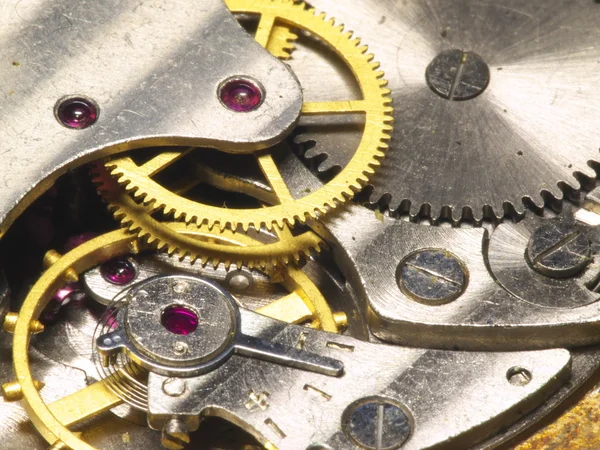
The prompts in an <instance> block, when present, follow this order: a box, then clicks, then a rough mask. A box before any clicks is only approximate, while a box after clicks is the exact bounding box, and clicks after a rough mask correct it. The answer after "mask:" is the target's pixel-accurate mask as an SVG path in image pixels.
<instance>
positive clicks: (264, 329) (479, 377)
mask: <svg viewBox="0 0 600 450" xmlns="http://www.w3.org/2000/svg"><path fill="white" fill-rule="evenodd" d="M253 326H254V327H256V328H255V330H254V331H255V332H260V334H261V335H262V338H263V339H269V340H271V341H273V342H278V343H280V344H282V345H285V346H290V347H297V346H301V348H302V350H303V351H307V352H313V353H317V354H321V355H326V356H328V357H330V358H335V359H340V360H341V361H343V363H344V368H345V373H344V376H343V377H341V378H336V377H328V376H325V375H319V374H315V373H310V372H306V371H302V370H297V369H292V368H287V367H284V366H281V365H273V364H270V363H268V362H264V361H260V360H257V359H247V358H243V357H239V356H233V357H232V358H231V359H230V360H229V361H228V362H227V363H226V364H224V365H223V366H222V367H221V368H219V369H218V370H216V371H214V372H212V373H210V374H208V375H204V376H201V377H197V378H189V379H187V380H186V383H187V387H188V389H189V390H188V391H187V392H189V393H188V394H184V395H182V396H179V397H173V396H170V395H167V394H165V392H164V391H163V389H162V386H163V384H164V382H165V377H164V376H161V375H157V374H153V373H152V374H150V375H149V378H148V402H149V403H148V406H149V413H150V416H149V422H150V425H151V426H152V427H153V428H156V429H161V428H162V426H163V425H164V424H165V423H166V421H167V420H168V418H169V417H173V416H179V417H183V418H186V419H187V420H188V423H189V424H190V426H193V424H194V423H195V422H194V418H197V417H198V416H203V415H205V414H211V412H213V413H215V412H216V413H217V414H219V415H221V416H224V417H228V418H230V420H233V421H235V422H236V423H239V424H241V426H242V427H243V428H244V429H246V430H247V431H249V432H250V433H252V434H253V435H254V436H255V437H256V438H257V439H258V440H259V442H261V443H262V444H263V445H267V447H268V445H272V446H274V447H276V448H279V449H282V450H283V449H297V448H308V447H310V446H311V445H313V446H315V447H318V446H323V447H324V448H335V449H337V448H360V447H358V446H357V445H356V442H355V441H356V434H355V433H352V432H350V431H349V430H348V429H347V427H345V426H341V425H342V424H344V423H347V419H348V417H347V415H348V414H350V415H352V413H354V411H355V408H356V405H355V404H354V402H360V403H368V402H370V401H377V402H380V403H389V404H391V405H395V406H397V407H398V408H400V409H401V410H402V411H403V412H404V414H406V415H407V417H409V418H410V420H409V423H410V429H411V431H410V437H409V438H408V440H407V441H406V443H405V444H404V446H403V447H402V448H403V449H423V448H430V447H434V446H436V445H438V446H442V447H443V448H460V447H462V446H465V445H467V444H468V445H472V444H474V443H476V442H478V441H479V440H481V439H484V438H485V437H487V436H489V434H490V433H493V431H492V428H494V429H495V426H497V425H498V423H499V422H497V421H498V420H499V421H503V420H511V421H512V420H514V419H516V415H518V414H519V412H518V411H521V412H523V411H525V410H530V409H531V408H532V407H533V405H534V404H536V405H537V404H539V403H540V402H541V401H542V400H543V398H544V397H546V395H547V394H548V393H549V391H553V390H554V389H556V388H558V387H559V386H560V385H561V384H562V380H564V378H563V376H567V374H568V372H569V362H570V355H569V354H568V352H566V351H564V350H547V351H538V352H522V353H475V352H444V351H435V350H421V349H409V348H403V347H397V346H387V345H381V344H370V343H365V342H361V341H358V340H355V339H352V338H348V337H343V336H336V335H331V334H327V333H323V332H316V331H314V330H307V329H306V328H302V327H297V326H293V325H291V326H290V325H285V324H282V323H281V322H275V321H273V320H272V319H268V318H261V320H260V321H256V322H254V324H253ZM384 361H385V363H383V362H384ZM515 367H522V368H526V369H527V370H530V371H531V372H532V373H533V376H532V378H531V380H530V382H529V383H527V384H525V385H521V386H515V385H513V384H511V383H510V382H509V380H508V378H507V375H508V374H509V373H510V371H511V369H513V368H515ZM423 374H427V378H426V380H427V381H425V379H424V377H423ZM366 379H368V380H369V382H368V383H365V382H364V380H366ZM459 379H460V380H461V381H460V382H458V380H459ZM455 380H456V382H455ZM484 386H485V388H484ZM483 389H485V390H486V392H494V394H493V395H490V396H482V395H481V392H482V390H483ZM488 389H491V390H490V391H487V390H488ZM544 391H545V392H544ZM509 404H510V405H509ZM290 405H294V406H293V410H294V413H293V414H288V412H289V411H290ZM462 405H465V406H464V407H463V406H462ZM466 405H468V407H467V406H466ZM457 410H460V411H461V414H453V413H452V412H455V411H457ZM217 411H218V412H217ZM347 411H348V414H346V412H347ZM515 414H516V415H515ZM492 417H493V419H492ZM509 417H510V419H509ZM196 420H197V419H196ZM492 422H495V425H494V427H492V428H490V425H491V424H492ZM196 426H197V425H196ZM344 429H345V430H346V431H344ZM375 434H376V433H375ZM376 436H377V434H376Z"/></svg>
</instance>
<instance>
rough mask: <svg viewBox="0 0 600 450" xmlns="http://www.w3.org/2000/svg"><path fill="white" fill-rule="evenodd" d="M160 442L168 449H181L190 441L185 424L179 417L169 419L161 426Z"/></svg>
mask: <svg viewBox="0 0 600 450" xmlns="http://www.w3.org/2000/svg"><path fill="white" fill-rule="evenodd" d="M161 443H162V445H163V447H164V448H167V449H169V450H183V449H184V448H185V447H186V446H187V445H188V444H189V443H190V435H189V430H188V427H187V425H186V424H185V423H183V421H182V420H180V419H170V420H169V421H168V422H167V423H165V426H164V427H163V430H162V438H161Z"/></svg>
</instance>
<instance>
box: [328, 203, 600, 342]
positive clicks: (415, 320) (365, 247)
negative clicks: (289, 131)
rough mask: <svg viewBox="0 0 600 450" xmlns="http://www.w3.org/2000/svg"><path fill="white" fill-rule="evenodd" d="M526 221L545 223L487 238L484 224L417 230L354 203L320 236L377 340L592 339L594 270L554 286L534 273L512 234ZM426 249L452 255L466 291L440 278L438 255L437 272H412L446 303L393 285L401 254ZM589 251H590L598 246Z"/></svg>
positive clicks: (506, 228) (503, 229)
mask: <svg viewBox="0 0 600 450" xmlns="http://www.w3.org/2000/svg"><path fill="white" fill-rule="evenodd" d="M531 221H533V222H534V223H536V224H538V225H537V226H541V225H543V224H544V221H543V220H541V221H535V220H533V219H530V220H529V222H528V221H524V222H521V223H519V224H517V225H515V224H511V223H505V224H502V225H499V226H498V228H497V229H496V230H495V231H494V232H493V233H492V235H491V238H490V237H489V232H488V231H487V230H486V229H484V228H445V227H429V226H422V225H418V224H414V223H410V222H405V221H400V220H395V219H390V218H388V217H385V216H382V215H377V214H376V213H374V212H373V211H370V210H368V209H366V208H362V207H359V206H353V207H351V208H349V209H348V210H347V211H345V212H343V213H341V214H339V215H337V216H333V217H331V218H330V219H327V220H326V221H325V222H324V225H325V228H321V231H322V233H325V234H324V236H326V237H327V238H328V240H329V241H333V244H332V245H333V247H334V251H335V255H336V261H337V262H338V263H339V265H340V267H341V268H342V270H343V271H344V274H345V275H346V277H347V278H348V281H349V282H350V283H351V284H352V286H353V288H354V290H355V291H356V293H357V295H358V297H359V298H360V299H361V300H362V301H363V307H364V311H365V314H366V315H367V318H368V322H369V325H370V329H371V332H373V333H374V334H375V335H376V336H377V337H379V338H380V339H383V340H385V341H388V342H394V343H398V344H405V345H417V346H418V345H432V346H435V347H437V348H439V347H442V348H460V349H467V348H468V349H533V348H549V347H554V346H562V345H568V346H577V345H590V344H594V343H597V342H598V340H597V336H598V332H597V330H598V329H599V327H600V316H599V315H598V307H597V303H596V302H597V299H598V294H597V293H596V292H594V291H593V289H590V288H588V287H587V286H588V285H589V284H590V283H592V282H593V281H594V280H595V279H596V278H597V275H598V272H597V266H596V264H595V263H592V265H591V266H590V267H588V269H587V271H586V272H584V274H583V275H581V276H580V277H579V278H578V277H575V278H569V279H565V280H558V279H553V278H548V277H544V276H543V275H540V274H538V273H537V272H535V271H534V270H533V269H531V268H530V267H529V265H528V262H527V258H526V249H527V243H528V242H529V241H528V238H529V235H526V238H520V237H519V233H520V231H519V230H522V229H523V227H527V224H528V223H531ZM358 224H360V225H358ZM327 233H328V234H327ZM595 233H597V228H591V229H590V230H588V235H593V234H595ZM496 234H497V235H498V237H497V238H496V237H495V236H496ZM488 240H490V245H489V250H488V245H487V244H488ZM523 240H524V243H523V242H522V241H523ZM432 249H433V250H435V251H436V252H442V253H443V252H447V253H449V254H450V255H452V256H451V257H452V259H455V260H457V261H459V263H458V264H459V265H458V267H461V268H462V270H463V271H464V274H463V276H464V280H465V281H464V282H463V284H466V286H465V287H464V290H463V287H461V290H459V291H456V286H457V284H456V283H457V281H456V280H454V279H453V278H452V277H455V276H456V275H446V276H445V277H444V276H443V273H444V270H447V269H446V267H445V266H444V264H445V263H444V262H443V261H444V259H442V260H439V261H437V262H439V263H440V266H439V268H438V269H437V272H436V270H433V269H435V268H433V269H432V267H428V268H427V270H426V271H423V269H422V268H420V270H419V271H418V273H419V276H421V275H423V274H429V275H430V276H429V277H423V279H422V281H423V283H425V284H421V285H418V287H419V288H420V289H424V290H427V289H429V292H435V290H436V289H441V288H444V289H446V290H448V289H453V290H455V291H456V292H453V294H460V295H449V296H448V297H447V299H444V298H443V300H448V301H442V302H439V303H442V304H436V303H435V302H434V303H433V304H431V303H429V304H428V303H427V302H423V301H422V300H421V299H419V298H417V299H415V297H414V296H411V295H410V293H409V292H407V290H406V288H405V287H404V285H403V284H402V283H401V284H400V285H399V284H398V279H397V277H398V276H399V273H400V275H401V274H402V272H403V271H404V270H405V267H404V265H405V261H406V260H407V258H410V257H411V255H414V254H418V253H419V252H423V251H427V252H429V253H431V250H432ZM591 254H592V255H596V254H597V247H594V250H593V251H592V253H591ZM513 260H514V261H515V262H510V261H513ZM435 262H436V261H435V260H433V261H430V262H429V264H432V263H435ZM519 270H520V271H519ZM467 274H468V283H467V282H466V281H467ZM431 276H433V278H432V277H431ZM435 280H438V281H437V284H436V281H435ZM505 282H506V286H505ZM440 283H442V284H440ZM440 286H441V287H440ZM503 286H504V287H503ZM517 288H518V289H517ZM529 293H531V297H527V295H528V294H529ZM525 294H527V295H525ZM567 330H569V331H568V332H567Z"/></svg>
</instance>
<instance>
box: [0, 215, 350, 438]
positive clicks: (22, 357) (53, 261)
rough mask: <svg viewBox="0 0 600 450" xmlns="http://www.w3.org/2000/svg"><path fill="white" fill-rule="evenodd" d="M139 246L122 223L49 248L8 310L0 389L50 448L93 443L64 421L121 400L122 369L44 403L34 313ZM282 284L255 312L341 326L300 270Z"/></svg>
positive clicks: (328, 327)
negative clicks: (33, 358)
mask: <svg viewBox="0 0 600 450" xmlns="http://www.w3.org/2000/svg"><path fill="white" fill-rule="evenodd" d="M169 226H170V227H172V229H173V231H174V232H181V233H189V231H188V230H187V228H186V226H185V224H182V223H173V224H170V225H169ZM195 233H199V232H198V231H196V232H195ZM200 234H202V233H200ZM237 238H238V239H240V240H241V241H238V242H237V243H236V245H238V246H243V245H246V244H247V243H248V242H249V241H251V238H249V237H248V236H244V235H239V236H237ZM143 250H145V248H144V246H143V245H142V244H141V243H140V241H139V240H138V238H137V237H135V236H132V235H131V234H130V233H128V232H127V230H125V229H121V230H117V231H112V232H109V233H106V234H104V235H101V236H98V237H96V238H94V239H92V240H90V241H88V242H85V243H84V244H82V245H80V246H78V247H76V248H75V249H73V250H71V251H70V252H69V253H67V254H65V255H63V256H60V255H58V254H57V253H56V252H52V257H51V258H46V260H47V261H48V262H49V263H50V266H49V267H48V268H47V270H46V271H45V272H44V273H43V275H42V276H41V277H40V279H39V280H38V281H37V283H35V285H34V286H33V287H32V288H31V290H30V292H29V294H28V296H27V298H26V299H25V301H24V303H23V305H22V307H21V310H20V311H19V313H18V316H17V317H16V318H15V315H14V314H12V315H11V316H10V317H9V319H8V322H9V323H8V326H7V330H9V331H12V332H14V337H13V350H12V351H13V368H14V372H15V375H16V381H14V382H11V383H7V384H5V385H4V386H3V392H6V393H9V394H10V396H7V397H6V400H20V399H22V400H23V406H24V408H25V410H26V411H27V414H28V417H29V418H30V420H31V421H32V423H33V425H34V426H35V427H36V428H37V430H38V431H39V432H40V434H41V435H42V436H43V437H44V439H46V441H48V442H49V443H50V444H51V445H53V447H52V448H70V449H72V450H93V449H94V447H92V446H90V445H89V444H87V443H86V442H84V441H83V440H82V439H81V433H73V432H71V431H70V430H69V428H68V427H71V426H75V425H77V424H80V423H82V422H84V421H85V420H87V419H90V418H92V417H94V416H95V415H98V414H101V413H103V412H105V411H108V410H109V409H112V408H114V407H116V406H118V405H120V404H122V403H123V400H122V399H121V397H119V396H118V395H117V394H115V392H114V390H113V388H112V387H111V383H117V384H118V383H120V381H119V377H120V376H121V375H119V374H115V375H114V377H115V378H114V379H111V380H108V379H104V380H101V381H98V382H96V383H93V384H91V385H89V386H87V387H86V388H84V389H82V390H80V391H77V392H75V393H73V394H71V395H68V396H66V397H64V398H62V399H60V400H57V401H55V402H54V403H51V404H46V403H45V402H44V401H43V400H42V398H41V396H40V394H39V392H38V390H40V389H43V384H42V383H39V382H37V381H36V380H34V379H33V375H32V373H31V368H30V366H29V345H30V342H31V335H32V333H39V332H43V331H42V330H43V328H42V329H38V328H39V327H37V326H32V324H34V325H37V324H38V322H37V319H38V317H39V316H40V314H41V312H42V311H43V310H44V308H45V307H46V306H47V305H48V303H49V301H50V300H51V298H52V295H53V294H54V293H55V292H56V291H57V290H58V289H59V288H60V287H62V286H63V285H64V284H65V283H66V282H68V281H73V277H77V276H78V275H77V274H80V273H83V272H85V271H86V270H89V269H90V268H92V267H93V266H95V265H97V264H99V263H101V262H104V261H107V260H109V259H112V258H116V257H119V256H123V255H126V254H138V253H139V252H140V251H143ZM282 284H283V285H284V286H285V287H286V288H287V289H288V290H289V291H290V292H291V293H290V295H288V296H285V297H283V298H281V299H279V300H276V301H275V302H273V303H271V304H269V305H267V306H265V307H263V308H261V309H260V310H258V312H260V313H261V314H264V315H267V316H270V317H273V318H276V319H280V320H285V321H287V322H291V323H300V322H305V321H307V320H312V326H315V327H317V328H320V329H323V330H325V331H330V332H339V328H338V324H339V323H340V322H341V320H340V316H339V315H336V314H333V313H332V311H331V309H330V308H329V306H328V305H327V302H326V301H325V299H324V298H323V297H322V295H321V293H320V292H319V290H318V288H317V287H316V286H315V285H314V284H313V283H312V281H311V280H310V279H309V278H308V277H307V276H306V275H305V274H304V273H303V272H302V271H300V270H298V269H294V268H290V269H289V270H288V271H287V272H286V274H285V278H284V280H283V281H282Z"/></svg>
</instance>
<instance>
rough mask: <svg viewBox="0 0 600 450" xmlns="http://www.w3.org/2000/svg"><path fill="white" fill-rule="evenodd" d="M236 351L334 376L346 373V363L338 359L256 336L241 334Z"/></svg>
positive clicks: (283, 364)
mask: <svg viewBox="0 0 600 450" xmlns="http://www.w3.org/2000/svg"><path fill="white" fill-rule="evenodd" d="M235 352H236V353H237V354H238V355H242V356H248V357H250V358H256V359H260V360H263V361H268V362H272V363H275V364H280V365H282V366H287V367H293V368H294V369H301V370H306V371H309V372H315V373H320V374H322V375H329V376H332V377H340V376H342V375H343V373H344V363H343V362H342V361H340V360H338V359H333V358H328V357H326V356H321V355H317V354H316V353H310V352H307V351H304V350H297V349H295V348H292V347H286V346H285V345H281V344H278V343H273V342H266V341H264V340H261V339H259V338H256V337H254V336H244V335H240V337H239V338H238V340H237V342H236V343H235Z"/></svg>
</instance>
